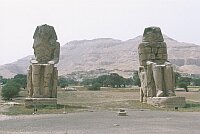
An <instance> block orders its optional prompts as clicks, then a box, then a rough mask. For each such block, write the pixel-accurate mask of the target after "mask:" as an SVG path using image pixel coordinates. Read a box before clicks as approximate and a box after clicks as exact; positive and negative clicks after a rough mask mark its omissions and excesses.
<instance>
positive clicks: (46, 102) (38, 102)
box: [25, 98, 57, 107]
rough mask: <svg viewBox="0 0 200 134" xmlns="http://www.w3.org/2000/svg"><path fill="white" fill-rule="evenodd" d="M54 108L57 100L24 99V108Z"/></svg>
mask: <svg viewBox="0 0 200 134" xmlns="http://www.w3.org/2000/svg"><path fill="white" fill-rule="evenodd" d="M47 105H48V106H49V105H50V106H56V105H57V98H26V99H25V107H31V106H47Z"/></svg>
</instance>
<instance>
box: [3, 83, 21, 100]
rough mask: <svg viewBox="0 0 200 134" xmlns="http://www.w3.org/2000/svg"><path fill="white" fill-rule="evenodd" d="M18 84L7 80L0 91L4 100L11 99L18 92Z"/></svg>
mask: <svg viewBox="0 0 200 134" xmlns="http://www.w3.org/2000/svg"><path fill="white" fill-rule="evenodd" d="M19 91H20V85H19V84H18V83H16V82H15V81H9V82H7V84H6V85H5V86H3V88H2V91H1V96H2V97H3V98H4V99H5V100H11V99H12V98H14V97H16V96H17V95H18V94H19Z"/></svg>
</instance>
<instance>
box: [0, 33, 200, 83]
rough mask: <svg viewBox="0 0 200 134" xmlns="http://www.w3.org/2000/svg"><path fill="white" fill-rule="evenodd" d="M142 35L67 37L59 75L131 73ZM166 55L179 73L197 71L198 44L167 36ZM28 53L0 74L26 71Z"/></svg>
mask: <svg viewBox="0 0 200 134" xmlns="http://www.w3.org/2000/svg"><path fill="white" fill-rule="evenodd" d="M141 39H142V36H138V37H136V38H134V39H130V40H127V41H121V40H116V39H111V38H98V39H93V40H79V41H71V42H68V43H66V44H65V45H64V46H62V47H61V54H60V62H59V64H58V65H57V66H58V70H59V75H64V76H66V77H72V78H73V79H81V78H82V77H95V76H98V75H102V74H108V73H113V72H116V73H119V74H120V75H123V76H124V77H131V76H132V74H133V72H134V70H137V69H138V66H139V62H138V52H137V48H138V44H139V43H140V42H141ZM164 40H165V42H166V43H167V47H168V57H169V58H168V59H169V60H170V61H171V62H172V63H174V64H176V65H177V69H178V70H179V71H181V72H183V73H191V74H200V46H198V45H195V44H191V43H183V42H178V41H176V40H174V39H171V38H169V37H167V36H164ZM31 57H32V56H27V57H25V58H22V59H19V60H18V61H16V62H13V63H10V64H6V65H2V66H0V75H2V76H4V77H13V76H14V75H16V74H21V73H22V74H26V73H27V68H28V66H29V64H30V63H29V60H30V58H31Z"/></svg>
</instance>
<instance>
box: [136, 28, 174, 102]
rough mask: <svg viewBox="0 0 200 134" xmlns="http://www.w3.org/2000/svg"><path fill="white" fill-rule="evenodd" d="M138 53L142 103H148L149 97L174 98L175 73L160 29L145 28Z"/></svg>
mask: <svg viewBox="0 0 200 134" xmlns="http://www.w3.org/2000/svg"><path fill="white" fill-rule="evenodd" d="M138 53H139V62H140V67H139V76H140V80H141V89H140V91H141V96H140V101H142V102H146V101H147V97H166V96H174V95H175V94H174V87H175V77H174V71H173V67H172V64H171V63H169V62H168V61H167V46H166V43H165V42H164V39H163V36H162V33H161V30H160V28H159V27H148V28H145V30H144V34H143V40H142V43H140V44H139V47H138Z"/></svg>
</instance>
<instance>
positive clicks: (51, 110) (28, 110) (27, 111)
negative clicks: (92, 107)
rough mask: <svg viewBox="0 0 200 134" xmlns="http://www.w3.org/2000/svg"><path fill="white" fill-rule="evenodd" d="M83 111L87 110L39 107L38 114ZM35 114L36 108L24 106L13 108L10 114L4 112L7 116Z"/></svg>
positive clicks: (67, 107)
mask: <svg viewBox="0 0 200 134" xmlns="http://www.w3.org/2000/svg"><path fill="white" fill-rule="evenodd" d="M82 109H86V107H83V106H73V105H59V104H58V105H57V106H37V114H61V113H63V112H76V111H80V110H82ZM33 112H34V107H30V108H26V107H24V106H21V105H20V106H18V105H16V106H12V107H10V108H9V110H8V112H4V113H3V114H6V115H31V114H33Z"/></svg>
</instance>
